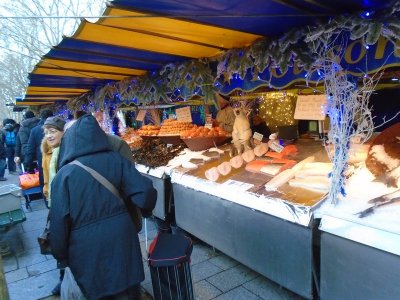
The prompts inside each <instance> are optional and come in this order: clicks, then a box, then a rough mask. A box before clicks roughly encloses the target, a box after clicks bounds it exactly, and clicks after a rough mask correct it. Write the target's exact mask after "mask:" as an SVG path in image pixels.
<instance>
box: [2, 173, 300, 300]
mask: <svg viewBox="0 0 400 300" xmlns="http://www.w3.org/2000/svg"><path fill="white" fill-rule="evenodd" d="M6 173H8V172H7V171H6ZM6 177H7V178H8V180H7V181H5V182H1V183H0V186H3V185H6V184H11V183H14V184H18V176H16V175H8V174H6ZM22 199H23V198H22ZM0 200H1V198H0ZM22 204H24V201H22ZM31 208H32V209H31V210H26V208H25V205H23V209H24V211H25V213H26V221H25V222H23V223H20V224H17V225H14V226H13V227H11V228H10V229H9V230H6V231H4V230H2V231H0V241H1V242H3V243H7V244H8V246H9V247H10V250H11V253H9V254H7V255H5V256H3V269H4V273H5V277H6V281H7V286H8V292H9V296H10V299H11V300H34V299H35V300H36V299H47V300H50V299H58V297H53V296H51V290H52V288H53V287H54V286H55V285H56V283H57V282H58V276H59V272H58V270H57V269H56V261H55V260H54V258H53V257H52V256H49V255H41V254H40V252H39V246H38V244H37V236H38V235H39V234H40V233H41V232H42V230H43V228H44V226H45V223H46V217H47V213H48V210H47V208H46V207H45V204H44V201H43V200H42V199H39V200H34V201H32V202H31ZM147 223H148V230H149V241H150V240H151V239H152V238H153V237H154V236H155V234H156V228H155V225H154V223H153V222H150V221H148V222H147ZM139 237H140V241H141V246H142V252H143V257H145V253H146V249H145V236H144V233H143V232H141V233H140V234H139ZM144 266H145V275H146V278H145V280H144V281H143V282H142V288H143V293H142V294H143V297H142V299H143V300H147V299H152V297H151V296H150V295H149V294H151V295H152V294H153V290H152V285H151V278H150V271H149V268H148V267H147V264H146V263H145V262H144ZM191 266H192V279H193V286H194V294H195V299H198V300H208V299H216V300H242V299H243V300H253V299H254V300H255V299H268V300H275V299H276V300H280V299H285V300H291V299H296V300H301V299H302V297H300V296H297V295H295V294H293V293H292V292H290V291H287V290H286V289H284V288H281V287H280V286H279V285H277V284H276V283H274V282H272V281H270V280H268V279H266V278H265V277H263V276H261V275H259V274H257V273H255V272H253V271H252V270H250V269H248V268H247V267H245V266H243V265H241V264H240V263H238V262H237V261H235V260H233V259H231V258H229V257H228V256H226V255H224V254H222V253H221V252H218V251H216V250H214V249H213V248H212V247H210V246H209V245H207V244H205V243H203V242H201V241H198V240H195V243H194V249H193V253H192V257H191ZM1 300H3V299H1Z"/></svg>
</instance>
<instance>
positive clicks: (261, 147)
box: [254, 143, 268, 156]
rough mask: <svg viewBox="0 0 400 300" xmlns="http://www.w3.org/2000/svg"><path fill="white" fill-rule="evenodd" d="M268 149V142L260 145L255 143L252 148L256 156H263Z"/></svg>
mask: <svg viewBox="0 0 400 300" xmlns="http://www.w3.org/2000/svg"><path fill="white" fill-rule="evenodd" d="M267 151H268V144H267V143H261V144H260V145H257V146H256V147H255V148H254V154H255V155H256V156H263V155H264V154H265V153H267Z"/></svg>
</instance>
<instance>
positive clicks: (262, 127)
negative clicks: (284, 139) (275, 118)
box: [251, 115, 271, 141]
mask: <svg viewBox="0 0 400 300" xmlns="http://www.w3.org/2000/svg"><path fill="white" fill-rule="evenodd" d="M251 123H252V124H251V131H252V132H253V134H254V132H258V133H259V134H262V135H263V141H264V140H268V137H269V136H270V134H271V130H270V129H269V127H268V126H267V124H266V123H265V121H264V119H263V118H261V117H260V116H259V115H254V116H253V118H252V122H251Z"/></svg>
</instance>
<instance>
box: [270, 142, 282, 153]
mask: <svg viewBox="0 0 400 300" xmlns="http://www.w3.org/2000/svg"><path fill="white" fill-rule="evenodd" d="M269 147H270V148H271V149H272V150H273V151H275V152H278V153H281V152H282V151H283V148H284V147H283V146H281V145H279V144H278V143H277V142H272V143H271V145H270V146H269Z"/></svg>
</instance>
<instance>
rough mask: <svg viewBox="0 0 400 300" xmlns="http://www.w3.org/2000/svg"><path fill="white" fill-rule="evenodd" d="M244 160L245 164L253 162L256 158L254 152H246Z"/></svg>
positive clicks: (243, 156) (243, 155)
mask: <svg viewBox="0 0 400 300" xmlns="http://www.w3.org/2000/svg"><path fill="white" fill-rule="evenodd" d="M242 158H243V160H244V161H245V162H247V163H248V162H251V161H252V160H254V159H255V158H256V156H255V155H254V151H253V150H252V149H250V150H247V151H245V152H244V153H243V154H242Z"/></svg>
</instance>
